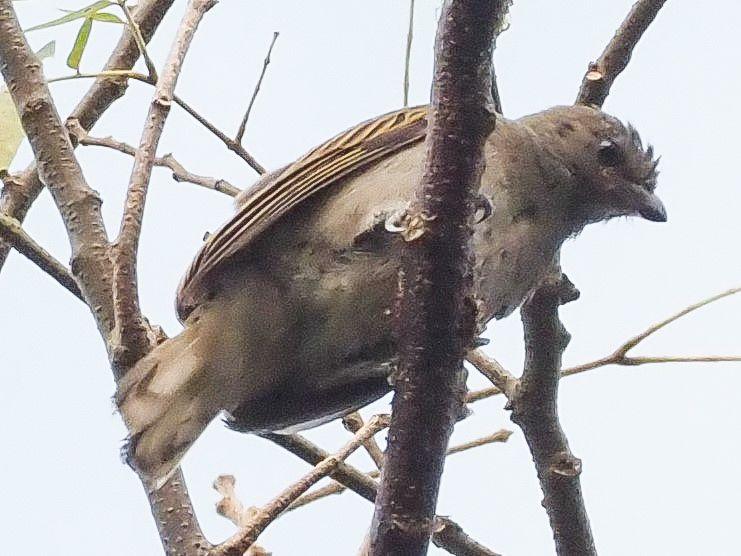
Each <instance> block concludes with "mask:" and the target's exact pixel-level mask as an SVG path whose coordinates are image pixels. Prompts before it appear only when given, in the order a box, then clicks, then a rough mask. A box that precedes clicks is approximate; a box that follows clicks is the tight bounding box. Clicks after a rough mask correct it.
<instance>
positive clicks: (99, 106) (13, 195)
mask: <svg viewBox="0 0 741 556" xmlns="http://www.w3.org/2000/svg"><path fill="white" fill-rule="evenodd" d="M172 3H173V0H141V1H140V2H139V3H138V6H137V8H136V10H135V11H134V14H133V18H134V21H136V22H137V24H138V26H139V30H140V31H141V35H142V37H143V38H144V40H145V41H149V40H150V39H151V38H152V36H153V35H154V32H155V31H156V30H157V27H158V26H159V24H160V22H161V21H162V19H163V18H164V16H165V14H166V13H167V10H169V9H170V6H171V5H172ZM138 59H139V48H138V47H137V44H136V39H135V37H134V35H133V34H132V33H131V30H130V29H129V28H128V27H126V28H124V31H123V33H122V35H121V39H120V40H119V41H118V44H117V45H116V48H115V50H114V51H113V53H112V54H111V56H110V58H109V59H108V62H107V63H106V65H105V68H104V69H105V70H130V69H131V68H133V67H134V64H135V63H136V61H137V60H138ZM127 88H128V80H126V79H122V78H111V77H100V78H98V79H96V80H95V83H94V84H93V85H92V86H91V87H90V89H89V90H88V92H87V93H86V94H85V96H84V97H83V98H82V100H81V101H80V102H79V104H78V105H77V106H76V107H75V109H74V110H73V111H72V113H71V114H70V118H74V119H76V120H78V121H79V122H80V125H81V126H82V127H83V128H84V129H86V130H89V129H91V128H92V127H93V125H95V123H96V122H97V121H98V119H100V117H101V116H102V115H103V113H104V112H105V111H106V110H107V109H108V108H109V107H110V106H111V104H113V102H114V101H116V100H117V99H119V98H121V97H122V96H123V95H124V93H125V92H126V89H127ZM73 146H74V142H73ZM43 188H44V185H43V184H42V183H41V181H40V180H39V176H38V173H37V169H36V164H35V163H34V164H31V165H30V166H29V167H28V168H27V169H26V170H24V171H23V172H22V173H21V174H20V175H19V176H17V177H15V178H14V179H13V180H12V183H9V182H8V180H5V187H4V188H3V191H2V195H0V212H4V213H5V214H7V215H9V216H12V217H13V218H15V219H16V220H18V221H19V222H23V219H24V218H25V216H26V213H27V212H28V209H29V208H30V207H31V204H32V203H33V202H34V201H35V200H36V197H38V195H39V193H41V190H42V189H43ZM9 251H10V246H9V245H8V244H6V243H3V242H2V241H0V269H2V266H3V264H4V263H5V259H6V258H7V256H8V253H9Z"/></svg>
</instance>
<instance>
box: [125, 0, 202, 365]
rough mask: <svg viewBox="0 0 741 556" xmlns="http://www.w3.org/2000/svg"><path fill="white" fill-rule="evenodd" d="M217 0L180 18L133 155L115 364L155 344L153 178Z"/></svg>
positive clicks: (195, 1) (198, 4)
mask: <svg viewBox="0 0 741 556" xmlns="http://www.w3.org/2000/svg"><path fill="white" fill-rule="evenodd" d="M215 3H216V0H190V2H189V3H188V8H187V9H186V12H185V14H184V15H183V18H182V20H181V22H180V27H179V28H178V32H177V35H176V37H175V40H174V42H173V45H172V48H171V50H170V54H169V55H168V57H167V61H166V62H165V67H164V69H163V71H162V75H161V77H160V78H159V79H158V81H157V84H156V86H155V91H154V98H153V99H152V103H151V105H150V107H149V113H148V114H147V118H146V121H145V124H144V131H143V132H142V137H141V141H140V143H139V148H138V149H137V151H136V155H135V157H134V168H133V169H132V171H131V178H130V180H129V188H128V193H127V195H126V203H125V205H124V215H123V219H122V221H121V228H120V231H119V233H118V238H117V239H116V241H115V243H114V244H113V246H112V251H111V254H112V258H113V308H114V315H115V323H116V327H115V330H114V332H113V334H112V335H111V344H112V346H113V347H112V353H113V359H114V362H115V364H116V366H119V367H121V368H123V369H126V368H128V367H130V366H131V365H132V364H133V363H135V362H136V361H138V360H139V359H140V358H141V357H142V356H144V354H146V353H147V351H149V349H150V348H151V345H150V339H149V327H148V325H147V324H146V322H145V320H144V318H143V317H142V314H141V309H140V307H139V292H138V289H137V279H136V255H137V250H138V247H139V236H140V234H141V226H142V220H143V218H144V205H145V202H146V197H147V189H148V187H149V180H150V178H151V175H152V167H153V165H154V159H155V157H156V152H157V145H158V144H159V140H160V137H161V135H162V130H163V129H164V126H165V121H166V120H167V116H168V114H169V113H170V107H171V106H172V102H173V95H174V91H175V85H176V84H177V80H178V77H179V76H180V71H181V68H182V66H183V62H184V60H185V55H186V53H187V52H188V48H189V47H190V43H191V41H192V40H193V37H194V35H195V32H196V29H197V28H198V24H199V23H200V21H201V19H202V18H203V16H204V14H205V13H206V12H207V11H208V10H209V9H211V7H213V6H214V4H215Z"/></svg>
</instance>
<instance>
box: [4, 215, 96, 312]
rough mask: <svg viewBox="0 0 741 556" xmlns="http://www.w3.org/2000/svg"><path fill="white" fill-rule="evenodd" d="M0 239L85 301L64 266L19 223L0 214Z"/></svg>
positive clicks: (75, 282) (72, 277)
mask: <svg viewBox="0 0 741 556" xmlns="http://www.w3.org/2000/svg"><path fill="white" fill-rule="evenodd" d="M0 239H2V240H3V241H6V242H7V243H8V244H9V245H11V246H13V247H14V248H15V249H16V251H18V252H19V253H20V254H22V255H24V256H25V257H26V258H28V259H29V260H30V261H31V262H33V263H35V264H36V265H37V266H38V267H39V268H40V269H41V270H43V271H44V272H46V273H47V274H48V275H49V276H51V277H52V278H54V279H55V280H56V281H57V282H59V283H60V284H61V285H62V286H64V287H65V288H66V289H67V290H69V291H70V292H71V293H72V294H73V295H74V296H76V297H77V298H78V299H81V300H82V301H85V299H84V298H83V296H82V292H81V291H80V286H78V285H77V281H76V280H75V278H74V276H72V274H70V272H69V270H67V269H66V268H65V266H64V265H63V264H62V263H60V262H59V261H58V260H56V259H55V258H54V257H53V256H52V255H51V253H49V252H48V251H47V250H46V249H44V248H43V247H41V246H40V245H39V244H38V243H36V242H35V241H34V240H33V238H32V237H31V236H29V235H28V234H27V233H26V232H25V231H24V230H23V228H22V227H21V223H20V222H18V221H17V220H16V219H15V218H11V217H10V216H6V215H4V214H3V213H1V212H0Z"/></svg>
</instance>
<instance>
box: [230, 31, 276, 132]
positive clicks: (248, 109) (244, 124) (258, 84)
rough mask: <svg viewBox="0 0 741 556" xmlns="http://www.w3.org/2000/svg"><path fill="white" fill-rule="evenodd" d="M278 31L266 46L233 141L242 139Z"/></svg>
mask: <svg viewBox="0 0 741 556" xmlns="http://www.w3.org/2000/svg"><path fill="white" fill-rule="evenodd" d="M279 35H280V33H278V31H275V32H274V33H273V40H272V41H270V46H269V47H268V53H267V54H266V55H265V59H264V60H263V62H262V71H261V72H260V77H259V78H258V80H257V84H256V85H255V90H254V91H252V97H251V98H250V103H249V104H248V105H247V111H246V112H245V113H244V117H243V118H242V123H240V124H239V129H238V130H237V135H236V136H235V137H234V141H235V142H237V143H239V144H240V145H241V144H242V139H243V138H244V130H245V129H246V127H247V121H248V120H249V119H250V114H251V113H252V106H253V105H254V104H255V99H256V98H257V93H259V92H260V86H261V85H262V80H263V79H264V78H265V72H266V71H268V66H269V65H270V55H271V54H272V53H273V47H274V46H275V41H277V40H278V36H279Z"/></svg>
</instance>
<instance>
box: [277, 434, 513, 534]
mask: <svg viewBox="0 0 741 556" xmlns="http://www.w3.org/2000/svg"><path fill="white" fill-rule="evenodd" d="M510 436H512V431H510V430H507V429H500V430H498V431H497V432H495V433H492V434H487V435H486V436H482V437H480V438H476V439H474V440H470V441H468V442H463V443H462V444H458V445H456V446H451V447H450V448H448V450H447V452H446V454H445V455H446V456H451V455H454V454H460V453H461V452H465V451H468V450H473V449H474V448H479V447H480V446H486V445H487V444H493V443H495V442H507V440H508V439H509V437H510ZM366 475H367V476H368V477H370V478H371V479H377V478H378V477H380V476H381V472H380V471H379V470H378V469H374V470H372V471H369V472H368V473H366ZM346 490H347V487H346V486H344V485H342V484H341V483H338V482H332V483H330V484H329V485H327V486H325V487H322V488H318V489H316V490H313V491H312V492H309V493H307V494H305V495H303V496H302V497H301V498H299V499H298V500H296V501H295V502H294V503H293V504H291V505H290V506H289V507H288V509H287V511H293V510H297V509H298V508H301V507H303V506H306V505H307V504H310V503H312V502H316V501H317V500H321V499H322V498H326V497H327V496H332V495H334V494H341V493H343V492H345V491H346ZM433 540H434V537H433Z"/></svg>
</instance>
